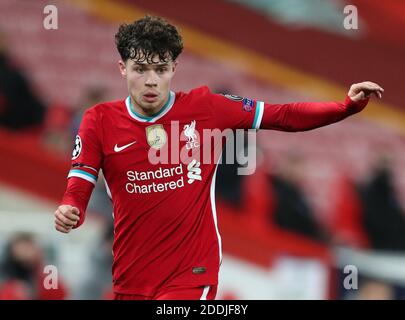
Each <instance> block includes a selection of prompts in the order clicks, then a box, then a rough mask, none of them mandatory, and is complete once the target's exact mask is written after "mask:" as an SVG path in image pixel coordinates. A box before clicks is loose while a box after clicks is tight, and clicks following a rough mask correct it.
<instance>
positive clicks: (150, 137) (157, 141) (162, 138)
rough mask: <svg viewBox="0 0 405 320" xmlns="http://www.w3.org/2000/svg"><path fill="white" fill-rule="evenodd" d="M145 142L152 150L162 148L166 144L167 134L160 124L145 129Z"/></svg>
mask: <svg viewBox="0 0 405 320" xmlns="http://www.w3.org/2000/svg"><path fill="white" fill-rule="evenodd" d="M146 140H147V141H148V144H149V145H150V146H151V147H152V148H154V149H160V148H162V147H163V146H164V145H165V144H166V142H167V133H166V131H165V129H164V128H163V125H161V124H155V125H153V126H149V127H146Z"/></svg>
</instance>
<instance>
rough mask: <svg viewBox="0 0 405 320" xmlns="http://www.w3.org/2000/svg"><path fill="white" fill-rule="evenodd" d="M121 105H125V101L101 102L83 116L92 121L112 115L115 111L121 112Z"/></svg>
mask: <svg viewBox="0 0 405 320" xmlns="http://www.w3.org/2000/svg"><path fill="white" fill-rule="evenodd" d="M123 105H125V100H115V101H107V102H101V103H98V104H96V105H93V106H91V107H90V108H88V109H87V110H86V111H85V112H84V116H85V117H90V118H94V119H97V118H102V117H103V116H106V115H107V116H108V114H111V113H114V112H116V111H117V110H121V109H122V106H123Z"/></svg>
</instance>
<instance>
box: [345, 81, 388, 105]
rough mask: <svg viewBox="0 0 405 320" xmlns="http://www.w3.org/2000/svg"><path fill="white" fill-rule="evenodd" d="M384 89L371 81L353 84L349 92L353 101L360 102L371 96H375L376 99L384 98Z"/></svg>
mask: <svg viewBox="0 0 405 320" xmlns="http://www.w3.org/2000/svg"><path fill="white" fill-rule="evenodd" d="M383 92H384V89H383V88H381V87H380V86H379V85H378V84H376V83H374V82H370V81H365V82H360V83H355V84H353V85H352V86H351V87H350V89H349V92H348V94H347V95H348V96H349V97H350V99H352V101H354V102H359V101H361V100H363V99H366V98H369V97H370V96H371V94H374V95H375V96H376V97H378V98H380V99H381V97H382V93H383Z"/></svg>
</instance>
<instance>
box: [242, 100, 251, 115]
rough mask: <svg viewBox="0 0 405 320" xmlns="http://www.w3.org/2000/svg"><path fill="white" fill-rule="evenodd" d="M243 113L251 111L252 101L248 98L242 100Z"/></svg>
mask: <svg viewBox="0 0 405 320" xmlns="http://www.w3.org/2000/svg"><path fill="white" fill-rule="evenodd" d="M242 109H243V111H247V112H250V111H252V110H253V100H252V99H249V98H244V99H243V106H242Z"/></svg>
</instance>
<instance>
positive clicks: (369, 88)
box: [260, 81, 384, 132]
mask: <svg viewBox="0 0 405 320" xmlns="http://www.w3.org/2000/svg"><path fill="white" fill-rule="evenodd" d="M383 92H384V89H383V88H381V87H380V86H379V85H378V84H376V83H373V82H369V81H366V82H361V83H356V84H353V85H352V86H351V87H350V90H349V92H348V94H347V97H346V99H345V101H344V102H343V103H341V102H297V103H287V104H266V105H265V109H264V113H263V119H262V122H261V125H260V128H262V129H274V130H281V131H291V132H292V131H307V130H311V129H315V128H319V127H323V126H326V125H328V124H332V123H335V122H338V121H340V120H343V119H345V118H346V117H348V116H350V115H352V114H355V113H358V112H360V111H361V110H363V109H364V107H365V106H366V105H367V103H368V100H369V98H370V96H371V95H372V94H374V95H375V96H377V97H378V98H381V97H382V93H383Z"/></svg>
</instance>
